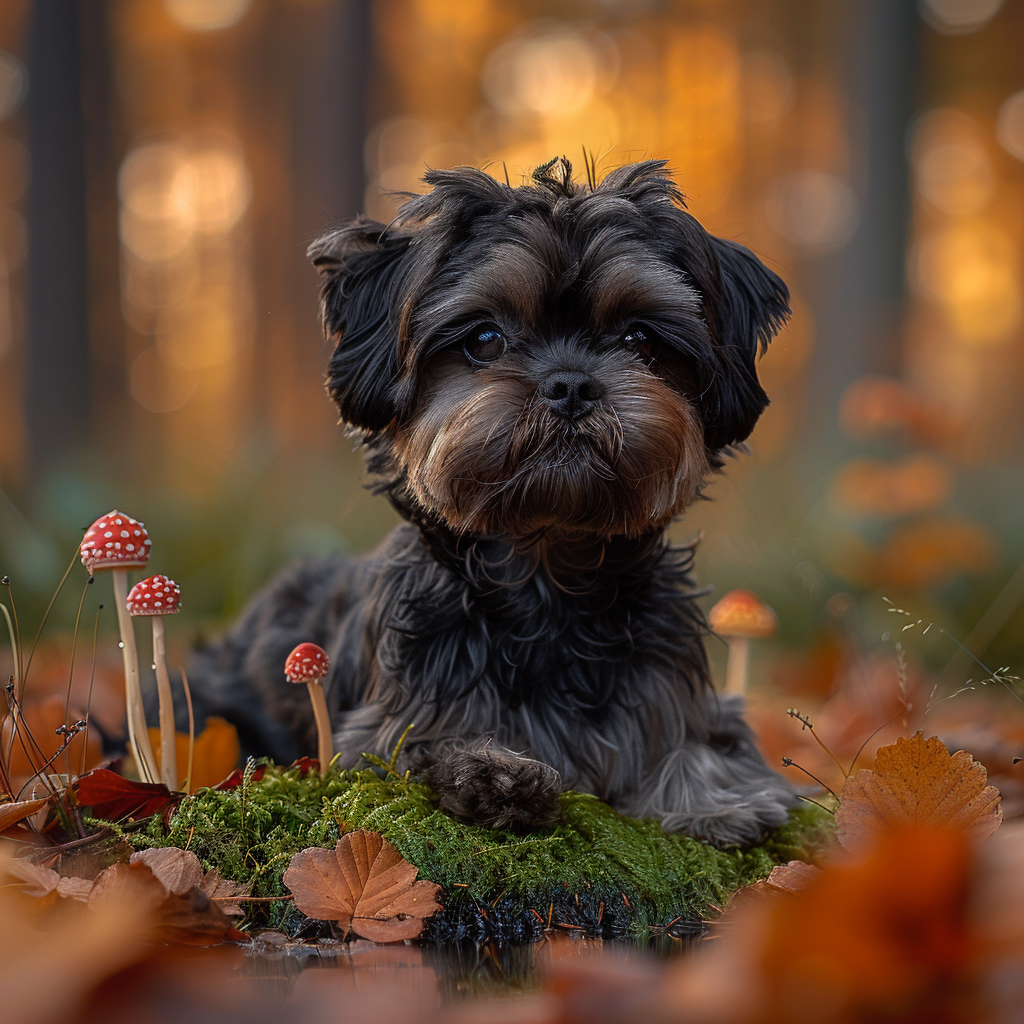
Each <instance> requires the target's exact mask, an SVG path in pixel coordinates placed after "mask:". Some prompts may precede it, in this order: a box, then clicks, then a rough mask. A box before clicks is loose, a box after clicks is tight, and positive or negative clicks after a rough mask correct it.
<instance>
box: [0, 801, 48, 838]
mask: <svg viewBox="0 0 1024 1024" xmlns="http://www.w3.org/2000/svg"><path fill="white" fill-rule="evenodd" d="M48 802H49V800H48V798H47V797H44V798H43V799H42V800H19V801H18V802H17V803H9V804H0V832H3V831H4V830H5V829H8V828H10V827H11V826H12V825H17V824H18V822H19V821H24V820H25V818H28V817H31V816H32V815H33V814H35V813H36V811H38V810H40V809H42V808H43V807H45V806H46V804H47V803H48Z"/></svg>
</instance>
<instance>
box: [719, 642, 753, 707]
mask: <svg viewBox="0 0 1024 1024" xmlns="http://www.w3.org/2000/svg"><path fill="white" fill-rule="evenodd" d="M749 664H750V639H749V638H748V637H745V636H731V637H729V660H728V662H726V666H725V692H726V693H745V692H746V690H747V666H748V665H749Z"/></svg>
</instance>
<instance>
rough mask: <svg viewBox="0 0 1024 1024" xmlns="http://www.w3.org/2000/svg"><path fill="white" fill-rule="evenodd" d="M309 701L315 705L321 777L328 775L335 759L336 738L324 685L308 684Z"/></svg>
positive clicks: (317, 683)
mask: <svg viewBox="0 0 1024 1024" xmlns="http://www.w3.org/2000/svg"><path fill="white" fill-rule="evenodd" d="M306 689H307V690H309V700H310V703H311V704H312V705H313V717H314V718H315V719H316V756H317V760H318V761H319V762H320V777H321V778H323V776H325V775H326V774H327V766H328V765H329V764H330V763H331V759H332V758H333V757H334V737H333V736H331V719H330V716H329V715H328V714H327V698H326V697H325V696H324V688H323V684H322V683H321V682H320V681H319V680H317V681H316V682H313V681H310V682H308V683H306Z"/></svg>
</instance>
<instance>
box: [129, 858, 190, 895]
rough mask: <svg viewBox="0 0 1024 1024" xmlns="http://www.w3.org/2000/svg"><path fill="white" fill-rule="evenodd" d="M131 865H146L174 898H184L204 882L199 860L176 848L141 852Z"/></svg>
mask: <svg viewBox="0 0 1024 1024" xmlns="http://www.w3.org/2000/svg"><path fill="white" fill-rule="evenodd" d="M129 863H131V864H146V865H147V866H148V867H149V869H150V870H151V871H152V872H153V874H154V875H156V877H157V878H158V879H159V880H160V881H161V882H162V883H163V886H164V888H165V889H166V890H167V891H168V892H169V893H171V894H173V895H174V896H184V895H185V893H187V892H189V890H191V889H193V888H194V887H195V886H197V885H199V883H200V882H202V880H203V865H202V864H200V863H199V858H198V857H197V856H196V855H195V854H194V853H192V852H191V851H189V850H179V849H178V848H177V847H176V846H165V847H163V849H155V850H140V851H139V852H138V853H133V854H132V856H131V860H130V861H129Z"/></svg>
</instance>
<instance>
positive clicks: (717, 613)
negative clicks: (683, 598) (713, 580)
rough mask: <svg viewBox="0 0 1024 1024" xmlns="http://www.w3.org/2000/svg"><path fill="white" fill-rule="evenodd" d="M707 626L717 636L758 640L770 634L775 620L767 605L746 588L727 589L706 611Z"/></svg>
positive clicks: (773, 613) (773, 631) (776, 624)
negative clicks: (709, 625) (719, 599)
mask: <svg viewBox="0 0 1024 1024" xmlns="http://www.w3.org/2000/svg"><path fill="white" fill-rule="evenodd" d="M708 621H709V622H710V623H711V628H712V629H713V630H714V631H715V632H716V633H718V634H719V635H720V636H742V637H749V638H750V639H752V640H761V639H764V638H765V637H769V636H772V635H774V633H775V630H776V629H778V626H779V620H778V619H777V618H776V617H775V612H773V611H772V610H771V608H769V607H768V605H766V604H764V603H763V602H761V601H759V600H758V599H757V597H756V596H755V595H754V594H752V593H751V592H750V591H749V590H730V591H729V593H728V594H726V595H725V597H723V598H722V600H721V601H719V602H718V604H716V605H715V606H714V608H712V609H711V611H710V613H709V614H708Z"/></svg>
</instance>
